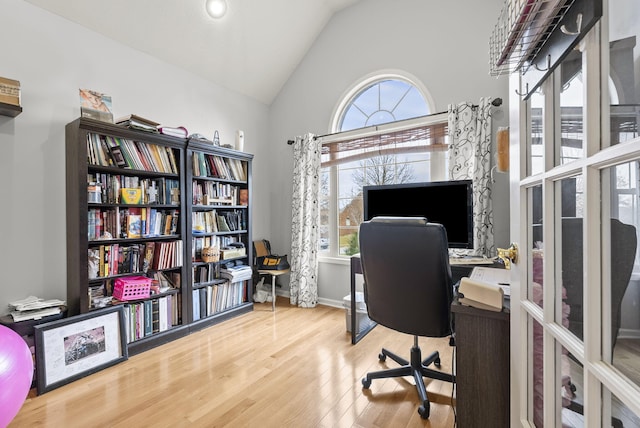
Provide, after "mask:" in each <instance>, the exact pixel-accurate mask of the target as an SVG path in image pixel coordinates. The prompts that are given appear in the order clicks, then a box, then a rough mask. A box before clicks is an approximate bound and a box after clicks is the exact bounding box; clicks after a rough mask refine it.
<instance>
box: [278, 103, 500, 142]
mask: <svg viewBox="0 0 640 428" xmlns="http://www.w3.org/2000/svg"><path fill="white" fill-rule="evenodd" d="M491 105H492V106H494V107H500V106H501V105H502V98H494V99H493V100H491ZM471 107H473V108H478V107H479V106H478V105H477V104H472V105H471ZM444 113H447V112H446V111H441V112H439V113H433V114H430V115H427V116H435V115H438V114H444ZM422 117H426V116H422ZM409 120H411V119H409ZM360 129H364V128H360ZM350 131H354V130H353V129H350V130H349V131H346V132H350ZM335 134H339V132H334V133H331V134H324V135H316V136H315V137H314V138H315V139H317V138H324V137H328V136H330V135H335ZM294 143H295V140H287V144H288V145H290V146H291V145H293V144H294Z"/></svg>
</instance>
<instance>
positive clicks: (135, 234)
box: [127, 214, 142, 238]
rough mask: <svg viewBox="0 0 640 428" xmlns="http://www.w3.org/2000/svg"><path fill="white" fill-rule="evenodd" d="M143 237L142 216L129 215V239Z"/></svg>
mask: <svg viewBox="0 0 640 428" xmlns="http://www.w3.org/2000/svg"><path fill="white" fill-rule="evenodd" d="M141 236H142V216H141V215H140V214H129V215H128V216H127V238H140V237H141Z"/></svg>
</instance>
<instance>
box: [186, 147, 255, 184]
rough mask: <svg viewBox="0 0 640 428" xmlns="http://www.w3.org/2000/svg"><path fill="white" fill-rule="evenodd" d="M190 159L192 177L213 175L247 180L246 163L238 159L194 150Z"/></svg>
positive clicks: (228, 178) (214, 176) (225, 178)
mask: <svg viewBox="0 0 640 428" xmlns="http://www.w3.org/2000/svg"><path fill="white" fill-rule="evenodd" d="M192 160H193V162H192V167H193V176H194V177H213V178H221V179H224V180H236V181H246V180H247V171H246V163H244V162H242V161H241V160H239V159H233V158H223V157H221V156H216V155H209V154H205V153H202V152H194V153H193V159H192Z"/></svg>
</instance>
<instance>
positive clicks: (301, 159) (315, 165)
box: [289, 134, 322, 308]
mask: <svg viewBox="0 0 640 428" xmlns="http://www.w3.org/2000/svg"><path fill="white" fill-rule="evenodd" d="M314 137H315V136H314V135H313V134H306V135H304V136H302V137H296V139H295V142H294V144H293V163H294V166H293V198H292V201H291V206H292V221H291V261H290V264H291V276H290V279H289V291H290V301H291V304H292V305H298V306H300V307H302V308H313V307H315V306H316V305H317V304H318V224H319V223H320V210H319V207H318V192H319V189H320V149H321V145H322V142H321V141H320V139H316V138H314Z"/></svg>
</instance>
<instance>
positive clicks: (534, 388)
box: [527, 316, 544, 428]
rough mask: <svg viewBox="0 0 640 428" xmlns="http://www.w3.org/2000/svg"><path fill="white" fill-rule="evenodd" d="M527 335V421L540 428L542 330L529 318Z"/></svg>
mask: <svg viewBox="0 0 640 428" xmlns="http://www.w3.org/2000/svg"><path fill="white" fill-rule="evenodd" d="M528 324H529V335H530V337H531V339H530V340H528V341H527V343H529V346H530V348H529V357H528V359H527V360H528V361H527V363H528V366H529V372H530V377H529V379H530V382H529V394H530V397H531V398H532V399H531V398H530V399H529V400H527V402H528V403H529V411H528V413H529V419H530V420H533V423H534V426H536V427H537V428H542V427H543V426H544V425H543V422H542V421H543V406H544V399H543V393H544V388H543V377H542V376H543V371H544V360H543V358H542V350H543V330H542V326H541V325H540V323H538V322H537V321H536V320H535V319H533V318H532V317H531V316H529V323H528Z"/></svg>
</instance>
